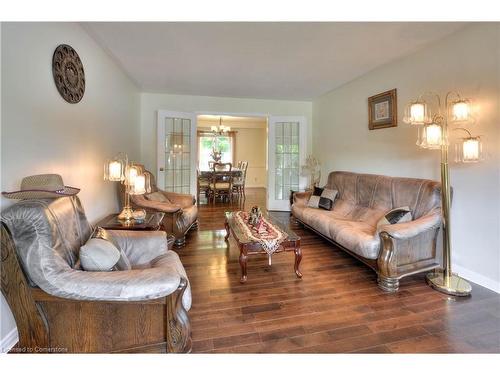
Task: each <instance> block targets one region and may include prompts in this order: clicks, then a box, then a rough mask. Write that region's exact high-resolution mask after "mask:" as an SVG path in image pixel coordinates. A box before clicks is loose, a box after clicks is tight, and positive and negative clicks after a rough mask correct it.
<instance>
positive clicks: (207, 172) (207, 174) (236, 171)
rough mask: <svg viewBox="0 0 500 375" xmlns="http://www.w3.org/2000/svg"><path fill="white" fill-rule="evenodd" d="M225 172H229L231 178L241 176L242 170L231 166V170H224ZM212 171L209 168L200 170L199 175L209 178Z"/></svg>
mask: <svg viewBox="0 0 500 375" xmlns="http://www.w3.org/2000/svg"><path fill="white" fill-rule="evenodd" d="M224 172H225V173H228V174H229V173H230V174H231V175H232V176H233V178H238V177H242V176H243V171H242V170H241V169H239V168H232V169H231V171H224ZM213 173H214V171H213V170H211V169H206V170H200V174H199V177H201V178H204V179H211V178H212V176H213Z"/></svg>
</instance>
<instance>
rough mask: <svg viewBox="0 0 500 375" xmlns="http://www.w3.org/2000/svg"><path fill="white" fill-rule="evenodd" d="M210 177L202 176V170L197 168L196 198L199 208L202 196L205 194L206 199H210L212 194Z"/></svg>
mask: <svg viewBox="0 0 500 375" xmlns="http://www.w3.org/2000/svg"><path fill="white" fill-rule="evenodd" d="M210 181H211V180H210V177H206V176H202V175H201V173H200V169H199V168H196V198H197V202H198V206H199V205H200V195H201V193H203V194H205V198H207V200H208V199H209V192H210Z"/></svg>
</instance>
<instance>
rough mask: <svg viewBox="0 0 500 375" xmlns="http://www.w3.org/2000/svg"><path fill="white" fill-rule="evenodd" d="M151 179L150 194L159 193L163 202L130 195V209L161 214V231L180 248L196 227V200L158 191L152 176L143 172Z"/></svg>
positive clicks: (143, 195)
mask: <svg viewBox="0 0 500 375" xmlns="http://www.w3.org/2000/svg"><path fill="white" fill-rule="evenodd" d="M144 173H147V174H149V176H150V179H151V193H155V192H159V193H160V194H161V195H162V196H163V197H165V201H164V202H162V201H158V200H153V199H148V197H147V196H148V195H149V194H151V193H148V194H142V195H131V196H130V204H131V206H132V208H134V209H138V208H143V209H145V210H146V211H150V212H163V213H165V216H164V217H163V221H162V229H163V230H164V231H165V232H167V233H168V234H172V235H173V236H174V237H175V242H174V244H175V246H177V247H181V246H184V245H185V243H186V233H187V232H188V231H189V230H190V229H195V228H197V227H198V207H197V206H196V199H195V198H194V197H193V196H192V195H191V194H179V193H172V192H169V191H164V190H160V189H158V187H157V186H156V180H155V177H154V175H153V174H152V173H151V172H149V171H147V170H145V171H144ZM119 188H120V194H119V195H120V197H123V185H122V184H120V185H119Z"/></svg>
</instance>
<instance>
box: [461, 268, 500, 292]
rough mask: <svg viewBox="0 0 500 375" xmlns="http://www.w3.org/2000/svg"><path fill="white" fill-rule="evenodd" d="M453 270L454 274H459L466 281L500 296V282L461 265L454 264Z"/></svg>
mask: <svg viewBox="0 0 500 375" xmlns="http://www.w3.org/2000/svg"><path fill="white" fill-rule="evenodd" d="M452 270H453V272H454V273H457V274H458V275H459V276H461V277H463V278H464V279H467V280H469V281H472V282H473V283H476V284H479V285H481V286H484V287H485V288H487V289H490V290H492V291H494V292H496V293H499V294H500V282H498V281H495V280H493V279H490V278H489V277H485V276H483V275H480V274H478V273H477V272H474V271H471V270H468V269H467V268H464V267H462V266H459V265H455V264H454V265H453V269H452ZM472 293H474V290H473V291H472Z"/></svg>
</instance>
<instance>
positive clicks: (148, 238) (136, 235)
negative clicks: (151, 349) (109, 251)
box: [106, 230, 168, 266]
mask: <svg viewBox="0 0 500 375" xmlns="http://www.w3.org/2000/svg"><path fill="white" fill-rule="evenodd" d="M106 232H108V233H109V234H110V236H111V237H112V238H113V240H115V241H116V243H117V244H118V246H119V247H120V249H121V250H122V251H123V252H124V253H125V255H126V256H127V258H128V260H129V261H130V263H131V264H132V265H133V266H134V265H138V264H144V263H147V262H150V261H151V260H152V259H154V258H156V257H157V256H159V255H162V254H165V253H166V252H167V251H168V242H167V234H166V233H165V232H162V231H157V232H151V231H147V232H143V231H133V230H107V231H106Z"/></svg>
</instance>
